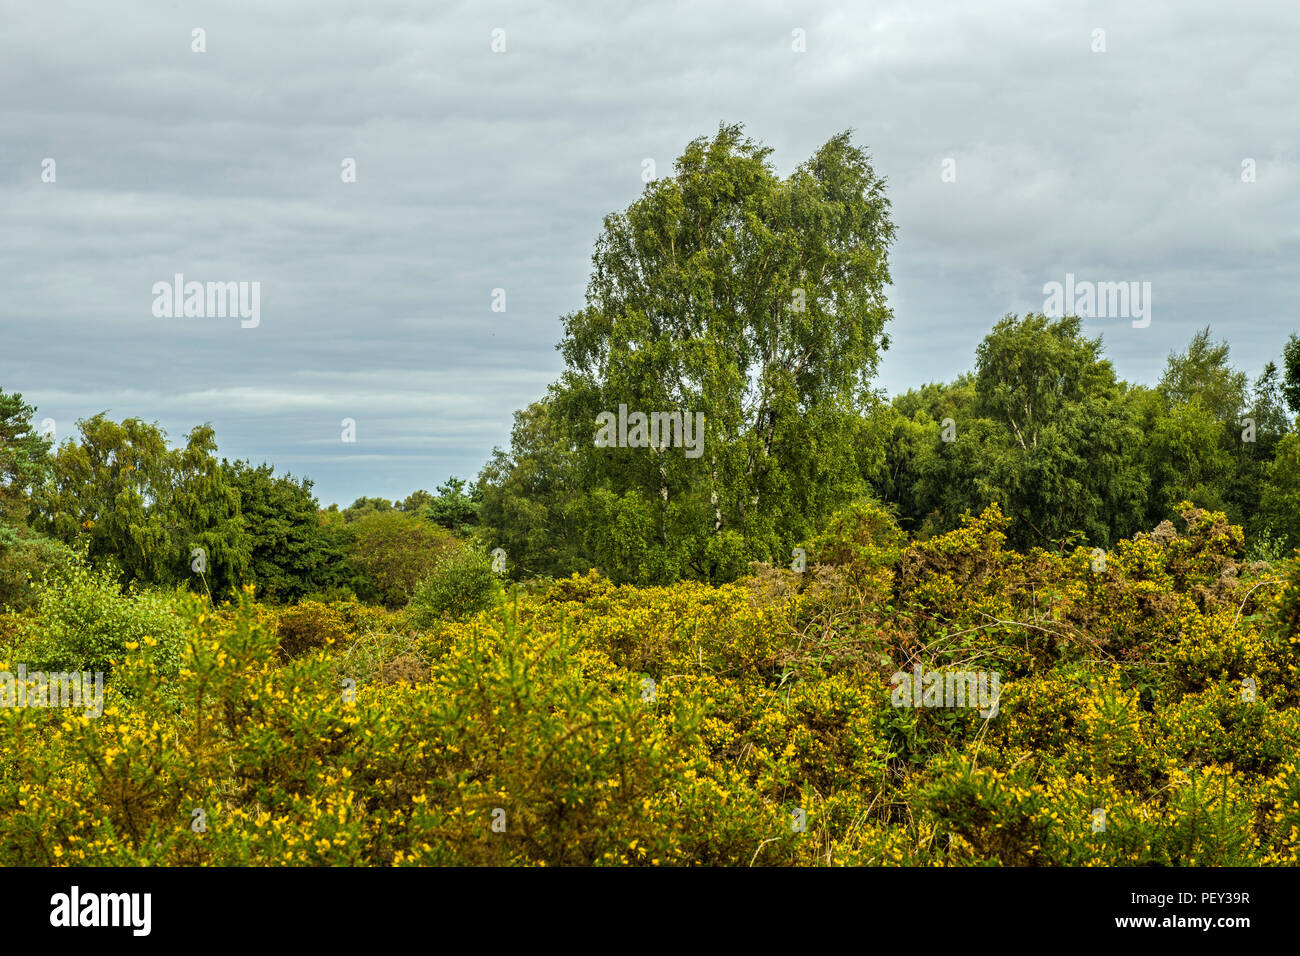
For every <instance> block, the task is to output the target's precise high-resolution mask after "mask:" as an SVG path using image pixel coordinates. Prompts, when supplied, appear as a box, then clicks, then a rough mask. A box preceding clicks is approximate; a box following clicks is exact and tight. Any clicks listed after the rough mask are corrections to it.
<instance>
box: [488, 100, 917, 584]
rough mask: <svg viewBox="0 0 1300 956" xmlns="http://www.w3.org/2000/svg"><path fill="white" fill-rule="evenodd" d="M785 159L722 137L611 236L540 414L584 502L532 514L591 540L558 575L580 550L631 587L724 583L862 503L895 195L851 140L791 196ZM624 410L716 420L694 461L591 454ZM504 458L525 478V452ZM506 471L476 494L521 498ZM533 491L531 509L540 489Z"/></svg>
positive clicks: (679, 166)
mask: <svg viewBox="0 0 1300 956" xmlns="http://www.w3.org/2000/svg"><path fill="white" fill-rule="evenodd" d="M770 152H771V151H770V150H769V149H767V148H766V147H763V146H761V145H759V144H757V143H755V142H754V141H752V140H751V139H749V138H748V137H746V136H745V135H744V133H743V130H742V128H741V127H739V126H725V125H724V126H722V127H721V128H720V129H719V130H718V132H717V134H716V136H714V137H713V138H711V139H709V138H700V139H697V140H695V141H693V142H691V143H690V144H688V145H687V147H686V149H685V151H684V152H683V154H682V155H681V156H680V157H679V159H678V160H677V163H676V167H675V169H674V173H673V175H671V176H666V177H663V178H660V179H657V180H654V181H653V182H651V183H650V184H649V185H648V186H647V187H646V189H645V191H644V193H643V195H642V196H641V198H640V199H638V200H637V201H636V202H635V203H633V204H632V205H631V206H630V207H628V209H627V210H625V211H624V212H621V213H616V214H613V215H610V216H607V217H606V219H605V224H604V230H603V232H602V235H601V236H600V238H599V240H598V241H597V244H596V250H595V253H594V255H593V260H592V261H593V270H592V275H591V280H590V282H589V284H588V289H587V297H586V299H587V301H586V306H585V308H583V309H581V310H579V311H577V312H575V313H573V314H571V315H569V316H566V317H565V319H564V337H563V340H562V342H561V344H560V351H561V353H562V355H563V357H564V360H565V365H566V370H565V372H564V374H563V376H562V377H561V380H560V382H559V383H557V384H556V385H555V386H553V387H552V389H551V391H550V394H549V395H548V398H547V401H546V402H545V404H544V406H543V407H544V408H545V409H546V415H547V416H548V418H549V421H547V422H546V424H547V425H548V426H551V425H554V426H555V428H554V431H553V433H552V434H553V437H551V436H548V438H547V439H546V443H547V444H548V445H550V446H551V447H553V448H559V449H561V450H562V454H563V455H564V457H565V458H566V464H565V466H564V469H563V471H564V473H565V475H566V477H567V480H569V481H571V482H572V485H571V491H570V493H569V494H566V495H563V496H562V500H561V503H560V504H559V506H558V510H555V509H553V508H552V506H551V505H550V504H549V503H547V502H545V501H533V502H530V503H529V504H530V505H531V506H532V507H531V508H530V507H527V506H524V507H519V508H517V510H518V511H520V512H527V511H530V510H531V511H533V512H534V515H533V516H534V517H538V518H541V517H545V519H546V520H547V521H548V522H555V521H558V522H561V523H564V522H569V521H572V522H575V523H576V527H575V528H573V529H572V535H571V536H568V535H566V537H565V538H564V539H563V540H564V542H565V543H564V545H563V546H562V547H561V549H560V551H559V552H558V553H556V554H555V555H554V556H555V557H556V558H563V557H564V556H565V554H564V552H565V551H567V549H568V548H569V547H570V542H574V543H576V542H580V544H579V545H578V548H579V554H580V555H581V558H580V560H582V561H586V562H588V563H589V564H592V565H596V566H598V567H600V568H601V569H603V570H604V571H605V572H606V573H607V574H609V575H610V576H611V577H613V578H615V579H617V580H628V581H641V582H651V581H669V580H673V579H674V578H677V577H680V576H688V577H694V578H699V579H704V580H714V581H716V580H724V579H726V578H728V577H731V576H734V575H735V574H736V573H737V569H743V568H744V567H745V564H746V559H748V558H762V559H767V560H771V559H773V558H776V557H784V555H786V554H787V553H788V551H789V549H790V547H791V546H792V545H793V543H794V542H795V541H797V540H798V539H800V538H801V537H804V536H806V535H807V534H808V533H809V532H810V531H811V530H812V529H813V528H814V527H815V526H816V525H817V523H818V522H819V521H820V520H821V519H822V518H823V517H824V516H826V515H828V514H829V513H830V512H831V511H832V510H833V509H834V508H836V507H838V506H840V505H841V504H843V503H845V502H847V501H849V500H852V499H853V498H855V497H857V496H858V495H859V494H861V493H862V492H863V491H864V490H865V483H864V481H863V477H862V474H861V470H860V463H859V460H858V451H857V449H856V448H855V445H854V443H855V441H856V440H857V439H858V438H859V437H860V436H861V423H860V416H861V413H862V412H863V411H865V409H866V408H867V406H868V404H869V392H868V388H867V386H868V383H869V381H870V378H871V377H872V375H873V374H874V372H875V369H876V366H877V363H878V360H879V357H880V355H881V353H882V352H883V350H884V349H885V348H886V347H887V346H888V337H887V336H886V335H885V334H884V326H885V323H886V322H887V320H888V319H889V318H890V311H889V306H888V302H887V298H886V294H885V290H886V287H887V285H888V283H889V278H890V277H889V269H888V264H887V263H888V250H889V247H890V245H891V244H892V242H893V236H894V227H893V224H892V222H891V220H890V217H889V202H888V200H887V199H886V197H885V194H884V181H883V180H882V179H881V178H880V177H878V176H877V175H876V173H875V171H874V170H873V169H872V167H871V164H870V162H869V160H868V157H867V155H866V153H865V151H864V150H862V149H860V148H859V147H857V146H854V145H853V143H852V142H851V139H850V136H849V134H848V133H843V134H840V135H837V136H835V137H832V138H831V139H830V140H829V141H828V142H827V143H826V144H825V145H823V146H822V147H821V148H820V149H818V150H817V151H816V152H815V153H814V154H813V156H812V157H811V158H810V159H809V160H808V161H806V162H805V163H803V164H802V165H801V166H799V167H798V168H797V169H796V170H795V171H794V172H793V173H792V174H791V175H790V176H789V177H788V178H785V179H782V178H781V177H779V176H778V175H777V174H776V172H775V171H774V170H773V168H772V165H771V163H770V162H769V155H770ZM620 407H623V408H625V409H626V410H628V411H629V412H637V413H649V412H659V411H663V412H664V413H665V414H668V413H673V412H676V413H677V414H678V415H682V416H686V417H687V418H688V419H689V421H690V423H691V425H693V426H694V425H695V423H696V421H697V420H698V419H697V417H696V416H698V415H702V416H703V419H702V421H703V424H702V426H701V429H702V434H700V435H698V436H692V437H693V441H692V444H693V445H694V447H695V452H693V453H692V454H691V456H690V457H688V456H687V454H686V449H685V447H684V444H685V443H684V442H683V441H682V437H681V434H680V431H679V432H678V435H677V438H676V441H675V444H674V445H672V446H670V445H669V442H668V441H667V439H666V436H660V438H661V441H660V443H659V444H658V445H657V446H651V445H650V444H649V443H648V440H647V444H645V445H641V446H640V447H636V446H634V445H632V444H622V445H619V444H618V442H614V443H612V444H610V445H608V446H607V447H596V442H595V438H596V434H597V425H598V422H600V421H603V422H604V423H605V424H606V425H608V419H607V418H606V419H602V418H601V416H602V415H614V414H616V413H617V411H618V410H619V409H620ZM644 437H646V438H647V439H648V437H649V436H648V435H647V436H644ZM633 438H634V439H636V436H635V434H634V435H633ZM638 441H639V440H638ZM509 458H510V460H513V462H514V463H515V464H516V465H519V466H520V467H525V468H527V467H529V465H528V459H529V455H528V453H526V452H524V451H523V450H522V449H514V450H512V454H511V456H509ZM534 460H535V459H534ZM505 467H508V466H507V462H506V460H502V459H496V460H494V462H493V463H492V466H491V468H490V469H488V470H487V471H486V473H485V475H484V476H481V480H482V479H483V478H486V479H487V480H488V481H489V482H500V484H497V488H498V489H501V488H504V487H508V486H509V485H511V484H512V480H511V476H510V475H508V474H503V473H502V469H503V468H505ZM518 477H519V480H518V481H517V482H515V484H516V486H517V487H519V488H520V490H523V488H525V487H527V486H528V485H531V484H535V483H537V482H536V478H535V477H534V476H532V475H528V474H525V475H521V476H518ZM483 495H484V502H483V516H484V522H485V524H487V525H488V527H489V529H490V530H492V531H495V532H496V533H497V534H498V535H499V536H504V532H505V530H506V529H505V528H501V527H498V526H494V525H492V523H491V522H492V521H494V520H496V519H497V517H498V516H499V515H501V514H502V513H503V512H504V511H505V510H506V508H507V507H515V505H514V504H513V503H511V504H509V505H507V503H506V502H504V501H502V500H501V497H500V493H499V492H493V491H490V490H489V489H488V488H487V487H484V489H483ZM570 502H572V506H571V507H570V504H569V503H570ZM565 530H566V531H568V530H570V529H567V528H566V529H565ZM489 536H491V535H489ZM507 549H508V548H507ZM526 550H527V551H528V553H529V555H530V558H529V560H533V559H534V558H535V557H540V556H541V555H542V554H544V553H545V551H544V549H539V548H528V549H526ZM552 567H554V566H552ZM550 569H551V568H548V570H550Z"/></svg>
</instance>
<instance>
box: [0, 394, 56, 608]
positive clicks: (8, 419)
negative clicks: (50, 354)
mask: <svg viewBox="0 0 1300 956" xmlns="http://www.w3.org/2000/svg"><path fill="white" fill-rule="evenodd" d="M33 415H35V409H34V408H33V407H32V406H31V405H28V404H27V403H26V402H24V401H23V398H22V396H21V395H19V394H9V393H7V392H5V391H3V390H0V607H4V606H6V605H13V606H25V605H26V604H27V603H29V598H30V594H29V592H28V585H29V584H30V583H31V582H32V581H33V580H35V579H37V578H38V577H39V575H40V574H41V573H42V572H43V571H44V570H47V569H49V568H52V567H55V566H57V565H61V564H65V563H67V562H68V560H69V559H70V558H71V552H70V551H69V550H68V549H67V548H66V547H64V546H63V545H62V544H59V543H58V542H55V541H52V540H51V539H49V538H47V537H45V536H44V535H41V534H38V533H37V532H35V531H33V530H32V529H31V528H30V526H29V521H30V519H31V517H32V514H31V512H32V508H33V493H34V492H35V491H37V490H38V489H39V488H40V487H41V486H42V485H43V484H44V482H45V479H46V477H47V475H48V474H49V470H50V454H49V451H50V442H49V441H47V440H46V439H45V438H44V437H43V436H41V435H40V434H38V433H37V431H36V430H35V429H34V428H33V427H32V417H33Z"/></svg>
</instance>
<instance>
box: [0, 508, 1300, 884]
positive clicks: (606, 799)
mask: <svg viewBox="0 0 1300 956" xmlns="http://www.w3.org/2000/svg"><path fill="white" fill-rule="evenodd" d="M1183 521H1184V524H1185V526H1186V527H1185V530H1184V531H1182V532H1176V531H1175V530H1174V529H1173V527H1172V525H1168V524H1166V525H1162V526H1161V527H1160V528H1158V529H1156V531H1155V532H1153V533H1152V534H1150V535H1143V536H1139V537H1137V538H1135V539H1132V540H1129V541H1124V542H1121V543H1120V544H1119V545H1118V546H1117V547H1115V548H1114V549H1113V550H1112V551H1111V552H1110V553H1108V554H1101V553H1100V552H1094V551H1093V550H1092V549H1087V548H1080V549H1078V550H1076V551H1075V552H1074V553H1072V554H1065V555H1055V554H1047V553H1044V552H1041V551H1035V552H1031V553H1029V554H1019V553H1016V552H1013V551H1008V550H1006V549H1005V548H1004V542H1005V537H1004V529H1005V520H1004V519H1003V517H1002V515H1001V514H1000V513H999V512H998V511H997V509H996V508H990V509H989V510H988V511H986V512H985V513H984V514H983V515H981V516H979V517H976V518H968V519H967V521H966V522H965V524H964V526H963V527H962V528H960V529H958V530H956V531H953V532H951V533H949V534H945V535H942V536H939V537H935V538H931V539H928V540H925V541H908V540H907V539H906V537H905V536H904V535H903V534H901V533H900V532H899V531H898V529H897V527H896V526H895V525H894V524H893V522H892V521H891V520H890V519H889V518H888V516H887V515H885V514H884V513H883V512H881V511H880V510H879V509H877V508H875V507H874V506H872V505H869V504H864V505H860V506H856V507H854V508H851V509H849V510H847V511H846V512H844V513H842V514H841V515H839V516H837V518H836V520H835V521H834V522H833V523H832V524H831V526H830V528H829V530H828V531H827V532H826V533H825V534H823V535H822V536H821V537H819V538H817V539H815V540H813V541H810V542H807V555H808V563H807V570H806V571H804V572H794V571H786V570H783V569H774V568H759V569H756V571H755V573H754V575H753V576H751V577H749V578H747V579H745V580H743V581H741V582H739V583H736V584H731V585H727V586H724V587H717V588H714V587H709V586H705V585H702V584H691V583H681V584H677V585H673V586H670V587H657V588H637V587H631V586H622V587H618V586H614V585H612V584H611V583H610V582H609V581H607V580H606V579H604V578H602V577H601V576H599V575H598V574H595V573H592V574H589V575H586V576H575V577H572V578H570V579H567V580H561V581H556V582H553V583H550V584H548V585H544V586H533V587H531V588H529V589H527V590H526V591H524V590H520V591H519V592H518V593H516V594H515V595H514V596H513V597H511V598H509V599H507V600H506V601H505V602H504V603H500V604H498V605H497V606H495V607H493V608H490V609H488V610H486V611H482V612H478V613H476V614H474V615H473V616H471V617H468V618H467V619H464V620H453V619H451V618H450V617H444V618H443V619H441V620H434V619H431V618H430V617H429V615H428V614H423V613H422V614H410V613H407V612H387V611H382V610H378V609H374V608H369V607H365V606H363V605H357V604H346V603H338V604H332V605H331V604H319V603H310V602H309V603H307V604H304V605H299V606H297V607H294V608H290V609H286V610H276V609H273V608H270V607H267V606H264V605H261V604H258V603H256V602H255V601H254V600H253V598H252V596H251V595H250V594H247V593H246V594H244V595H242V596H241V597H240V598H239V599H238V600H236V601H233V602H231V603H228V604H225V605H222V606H220V607H216V608H213V607H212V606H211V605H209V604H208V603H206V601H205V600H200V599H198V598H191V597H187V596H185V595H182V594H179V593H177V594H172V595H170V596H166V595H161V596H160V595H158V594H150V595H139V596H131V595H128V596H124V597H123V596H118V595H113V594H109V593H106V592H105V590H104V588H103V586H102V582H100V581H98V579H95V578H93V576H92V577H90V578H86V579H85V580H82V581H81V583H80V584H79V583H78V579H76V578H75V577H74V578H73V579H70V580H67V581H63V582H62V583H58V584H52V585H49V586H48V590H47V592H45V593H43V594H42V595H41V596H40V598H39V599H38V600H37V602H36V603H35V606H34V607H33V609H32V610H31V611H30V612H25V613H24V615H22V616H19V615H0V656H2V659H0V670H9V671H15V670H16V666H17V663H18V662H20V661H21V662H28V661H32V660H36V659H37V658H36V657H34V656H33V655H34V654H35V653H36V652H39V661H40V662H41V664H42V665H43V666H45V667H46V668H47V669H56V668H57V667H59V666H62V667H64V668H66V669H74V668H76V669H81V668H87V667H89V665H90V664H91V663H96V662H99V661H101V660H109V661H110V662H111V671H110V673H109V676H108V681H107V686H106V689H105V700H104V704H105V710H104V712H103V715H102V716H99V717H94V716H88V715H86V714H84V713H83V712H82V711H81V710H78V709H67V708H63V709H41V708H34V707H6V708H0V753H2V754H3V756H2V757H0V863H3V864H7V865H24V864H26V865H49V864H91V865H124V864H125V865H132V864H141V865H200V864H216V865H244V864H312V865H321V864H325V865H389V864H398V865H424V864H464V865H474V864H512V865H513V864H520V865H575V864H577V865H582V864H646V865H661V866H663V865H683V864H725V865H741V866H747V865H772V864H799V865H817V864H869V865H871V864H908V865H950V864H952V865H962V864H986V863H995V864H996V863H1000V864H1006V865H1146V864H1168V865H1240V864H1244V865H1278V864H1281V865H1294V864H1295V863H1296V858H1297V848H1300V770H1298V769H1297V762H1298V761H1297V757H1296V754H1297V750H1298V747H1297V745H1298V744H1300V677H1298V675H1297V670H1296V668H1297V660H1298V659H1300V658H1298V656H1297V655H1298V652H1300V561H1298V560H1296V559H1293V560H1292V561H1289V562H1281V563H1279V564H1278V565H1276V566H1270V565H1265V564H1253V565H1247V564H1245V563H1244V562H1243V543H1242V537H1241V531H1240V529H1239V528H1236V527H1232V526H1229V525H1228V524H1227V523H1226V522H1225V521H1224V520H1223V516H1222V515H1220V514H1214V513H1206V512H1201V511H1197V510H1195V509H1192V508H1191V507H1190V506H1187V507H1186V508H1185V510H1184V512H1183ZM178 634H181V635H183V636H184V640H183V641H178V638H177V635H178ZM182 646H183V649H178V648H181V647H182ZM79 655H80V656H79ZM106 655H107V656H106ZM917 666H920V667H921V668H922V669H923V670H924V671H927V672H930V671H945V672H946V671H964V672H970V671H982V672H986V673H996V674H997V675H999V677H1000V681H1001V683H1000V698H999V699H998V706H997V708H996V712H995V713H993V714H991V715H989V714H987V712H986V711H982V710H981V709H979V708H976V707H947V708H944V707H900V706H895V705H894V703H893V702H892V701H891V691H892V687H891V677H892V676H893V675H894V674H895V673H896V672H899V671H903V672H907V673H911V672H913V669H914V668H915V667H917ZM29 669H31V668H29ZM0 692H3V691H0Z"/></svg>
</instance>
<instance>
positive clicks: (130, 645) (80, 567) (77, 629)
mask: <svg viewBox="0 0 1300 956" xmlns="http://www.w3.org/2000/svg"><path fill="white" fill-rule="evenodd" d="M186 603H187V602H185V601H183V600H182V598H181V596H180V595H177V594H173V593H170V592H166V591H158V590H148V591H138V592H134V593H124V592H123V591H122V590H121V588H120V587H119V586H118V583H117V575H116V573H114V571H113V570H112V569H111V568H94V567H91V566H89V565H87V564H86V563H85V562H83V561H80V560H74V561H72V562H71V563H70V564H69V565H68V566H67V567H65V568H63V569H60V570H58V571H57V572H56V573H54V574H53V575H51V576H50V577H49V578H47V579H46V580H45V581H43V582H42V583H41V584H40V585H38V586H37V588H36V599H35V602H34V610H35V616H34V618H33V620H32V622H31V628H30V631H29V639H28V641H27V643H26V646H25V648H24V653H25V657H26V659H27V664H28V667H29V668H30V669H32V670H44V671H82V670H85V671H103V672H104V673H105V674H108V673H110V672H111V671H112V666H113V662H114V661H115V660H120V659H121V658H122V657H123V655H124V654H125V652H126V651H128V650H133V649H134V646H138V645H141V644H143V645H145V646H146V647H148V648H150V649H151V657H152V659H153V661H154V665H155V667H156V668H157V670H158V674H159V675H160V676H162V677H172V676H174V675H175V674H176V672H177V670H178V669H179V667H180V663H181V657H182V655H183V654H184V652H185V648H186V638H187V634H188V630H189V624H188V618H189V614H188V612H187V610H186V607H185V605H186Z"/></svg>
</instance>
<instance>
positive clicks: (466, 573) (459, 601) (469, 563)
mask: <svg viewBox="0 0 1300 956" xmlns="http://www.w3.org/2000/svg"><path fill="white" fill-rule="evenodd" d="M497 590H498V584H497V580H496V576H495V575H494V574H493V573H492V564H491V562H490V561H488V559H487V556H486V555H484V554H482V553H480V552H478V551H473V550H468V549H467V550H456V551H452V552H450V553H447V554H443V555H440V556H439V557H438V560H437V561H435V562H434V565H433V570H432V571H431V572H430V573H429V574H428V576H426V577H424V578H423V579H421V581H420V583H419V584H417V585H416V586H415V593H414V594H413V595H412V596H411V603H410V605H409V610H410V612H411V619H412V621H413V622H414V623H415V624H416V625H417V626H420V627H427V626H429V625H431V624H433V623H435V622H437V621H439V620H442V619H443V618H444V617H451V618H453V619H456V620H460V619H462V618H464V617H467V616H468V615H470V614H473V613H475V612H476V611H482V610H485V609H487V608H489V607H491V606H492V603H493V598H494V596H495V594H496V592H497Z"/></svg>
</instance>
